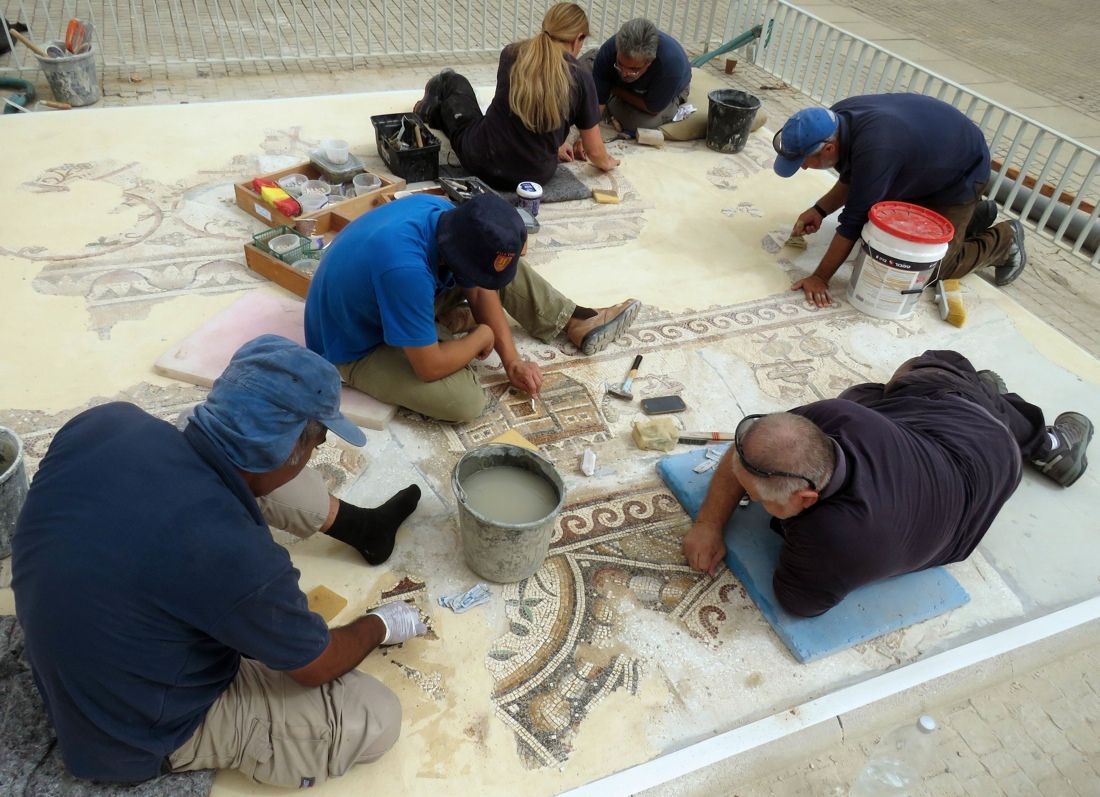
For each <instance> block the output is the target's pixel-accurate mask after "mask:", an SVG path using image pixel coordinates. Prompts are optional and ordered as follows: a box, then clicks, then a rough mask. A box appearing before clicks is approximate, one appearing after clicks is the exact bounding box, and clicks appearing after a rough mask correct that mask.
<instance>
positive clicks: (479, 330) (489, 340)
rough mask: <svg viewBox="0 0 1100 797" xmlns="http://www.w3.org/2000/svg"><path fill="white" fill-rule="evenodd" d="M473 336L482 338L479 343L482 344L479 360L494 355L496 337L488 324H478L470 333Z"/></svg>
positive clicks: (478, 355)
mask: <svg viewBox="0 0 1100 797" xmlns="http://www.w3.org/2000/svg"><path fill="white" fill-rule="evenodd" d="M470 334H471V335H477V336H479V337H480V340H479V341H478V342H479V343H480V344H481V348H479V349H478V350H477V358H478V359H479V360H484V359H485V358H486V357H488V356H489V355H490V354H492V353H493V346H495V345H496V342H497V339H496V335H494V334H493V328H492V327H491V326H489V325H488V324H478V325H477V326H476V327H474V328H473V331H471V332H470Z"/></svg>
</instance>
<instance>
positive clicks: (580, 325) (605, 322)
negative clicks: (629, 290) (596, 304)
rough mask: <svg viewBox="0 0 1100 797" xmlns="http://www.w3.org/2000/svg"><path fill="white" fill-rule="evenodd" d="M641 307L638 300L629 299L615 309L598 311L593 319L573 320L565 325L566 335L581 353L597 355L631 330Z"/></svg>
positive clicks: (609, 308)
mask: <svg viewBox="0 0 1100 797" xmlns="http://www.w3.org/2000/svg"><path fill="white" fill-rule="evenodd" d="M641 306H642V303H641V302H639V301H638V300H637V299H627V300H626V301H625V302H621V303H620V304H617V305H615V306H614V307H604V308H601V309H599V310H597V311H596V315H594V316H592V317H591V318H571V319H569V323H568V324H566V325H565V334H566V336H567V337H568V338H569V340H570V341H572V343H573V345H574V346H576V347H577V348H578V349H580V350H581V352H583V353H584V354H588V355H592V354H595V353H596V352H599V351H603V350H604V349H605V348H607V345H608V344H609V343H611V341H613V340H615V338H617V337H619V335H621V334H623V333H624V332H626V330H627V329H629V328H630V325H631V324H633V323H634V319H635V318H636V317H637V315H638V310H639V309H641Z"/></svg>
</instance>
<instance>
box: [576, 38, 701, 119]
mask: <svg viewBox="0 0 1100 797" xmlns="http://www.w3.org/2000/svg"><path fill="white" fill-rule="evenodd" d="M617 54H618V48H617V47H616V45H615V37H614V36H612V37H611V38H610V39H608V40H607V41H605V42H604V43H603V44H602V45H601V46H600V49H599V51H598V52H597V53H596V61H595V63H594V64H593V65H592V77H593V79H594V80H595V81H596V98H597V99H598V100H599V101H600V105H607V101H608V100H609V99H610V98H611V89H612V88H614V87H615V86H621V87H622V88H624V89H626V90H627V91H630V92H633V93H634V94H637V95H638V96H639V97H641V98H642V99H644V100H645V107H646V110H647V111H649V112H650V113H651V114H657V113H660V112H661V111H663V110H664V109H665V108H667V107H668V106H669V105H671V104H672V101H673V100H675V99H676V98H677V97H678V96H680V95H681V94H683V93H684V92H685V91H687V87H688V85H690V83H691V62H690V61H688V57H687V53H686V52H684V48H683V47H681V46H680V42H678V41H676V40H675V39H674V38H672V37H671V36H669V35H668V34H667V33H661V32H658V33H657V57H656V58H655V59H654V60H653V63H652V64H650V65H649V68H648V69H647V70H646V71H645V72H643V73H642V75H641V77H639V78H638V79H637V80H635V81H633V82H631V83H627V82H625V81H624V80H623V79H622V78H621V77H620V76H619V73H618V71H617V70H616V69H615V58H616V56H617Z"/></svg>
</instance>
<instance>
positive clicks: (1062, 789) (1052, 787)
mask: <svg viewBox="0 0 1100 797" xmlns="http://www.w3.org/2000/svg"><path fill="white" fill-rule="evenodd" d="M1036 786H1037V787H1038V789H1039V794H1041V795H1043V797H1074V796H1075V795H1077V789H1075V788H1073V784H1072V783H1070V782H1069V781H1068V780H1066V779H1065V778H1064V777H1063V776H1062V775H1060V774H1059V775H1054V776H1052V777H1049V778H1047V779H1046V780H1043V781H1040V782H1039V783H1037V784H1036Z"/></svg>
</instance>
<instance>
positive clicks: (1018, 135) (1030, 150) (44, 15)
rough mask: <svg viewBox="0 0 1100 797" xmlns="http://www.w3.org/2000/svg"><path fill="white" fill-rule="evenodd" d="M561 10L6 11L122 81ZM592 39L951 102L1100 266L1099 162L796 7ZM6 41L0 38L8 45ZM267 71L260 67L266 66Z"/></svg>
mask: <svg viewBox="0 0 1100 797" xmlns="http://www.w3.org/2000/svg"><path fill="white" fill-rule="evenodd" d="M551 3H552V0H539V1H538V2H535V1H533V0H523V2H521V1H520V0H484V2H475V0H408V2H403V1H402V0H0V9H2V14H3V16H4V17H5V18H7V19H8V20H9V21H11V22H15V21H21V22H23V23H25V24H27V25H28V26H29V28H30V34H29V35H30V37H31V38H32V39H34V40H36V41H38V42H40V43H45V42H48V41H50V40H53V39H59V38H62V37H63V31H64V26H65V23H66V22H67V21H68V19H69V18H71V17H80V18H81V19H84V20H86V21H90V22H92V23H94V25H95V30H94V43H95V46H96V49H97V52H98V53H99V59H100V64H101V68H103V69H112V68H117V69H118V70H120V74H123V75H127V74H130V73H132V72H135V71H137V72H141V71H144V72H151V71H155V70H157V69H165V70H167V69H169V68H171V67H174V66H179V65H208V66H210V67H211V68H219V69H224V70H229V69H244V68H246V66H248V65H256V64H270V65H278V64H288V63H292V62H306V61H318V60H320V61H324V60H329V59H335V60H338V61H340V62H341V63H348V64H350V65H354V64H356V63H357V62H362V61H364V60H366V59H369V58H375V57H383V56H387V57H391V56H424V57H432V56H436V57H438V56H441V55H443V56H447V55H458V54H464V53H466V54H477V53H493V52H497V51H499V50H500V48H501V47H503V46H504V45H505V44H507V43H509V42H512V41H516V40H518V39H522V38H525V37H527V36H530V35H531V34H532V33H533V32H534V31H536V30H537V29H538V25H539V22H540V21H541V19H542V16H543V14H544V13H545V11H546V9H547V8H548V7H549V6H550V5H551ZM581 5H582V6H583V7H584V8H585V9H586V11H587V12H588V16H589V20H590V21H591V25H592V33H593V37H594V38H595V39H596V40H599V39H601V38H603V37H605V36H609V35H611V34H612V33H613V32H614V31H615V30H617V29H618V27H619V25H621V24H622V22H624V21H625V20H627V19H631V18H633V17H638V16H645V17H648V18H650V19H652V20H653V21H654V22H656V23H657V25H658V26H659V27H660V28H661V29H662V30H665V31H667V32H669V33H671V34H672V35H673V36H675V37H676V38H678V39H679V40H680V41H681V42H683V43H684V44H685V46H686V47H688V49H690V50H697V51H700V52H702V51H706V50H709V49H711V48H712V47H715V46H717V45H719V44H721V43H722V42H723V41H725V40H728V39H731V38H733V37H734V36H736V35H737V34H740V33H742V32H744V31H746V30H748V29H749V28H751V27H753V26H754V25H762V26H764V30H765V35H764V36H763V37H762V38H761V40H760V41H759V42H758V43H757V44H756V46H755V47H754V53H755V55H754V56H753V60H754V62H755V64H756V65H757V66H759V67H761V68H763V69H764V70H766V71H768V72H770V73H771V74H773V75H775V76H776V77H777V78H779V79H781V80H783V81H785V82H786V83H788V84H790V85H791V86H793V87H794V88H796V89H799V90H800V91H802V92H803V93H805V94H806V95H808V96H809V97H810V98H812V99H813V100H815V101H818V102H821V103H823V104H826V105H828V104H830V103H832V102H835V101H836V100H838V99H840V98H843V97H847V96H851V95H853V94H865V93H878V92H891V91H915V92H920V93H923V94H928V95H931V96H935V97H939V98H940V99H943V100H945V101H946V102H949V103H952V104H953V105H954V106H955V107H957V108H959V109H960V110H961V111H963V112H964V113H966V114H967V115H968V116H969V117H970V118H971V119H973V120H974V121H975V122H976V123H977V124H978V125H980V126H981V128H982V130H983V131H984V132H985V134H986V137H987V139H988V140H989V142H990V149H991V150H992V152H993V157H994V161H995V164H994V168H995V170H994V173H993V175H992V178H993V182H992V185H991V189H990V195H991V196H993V197H995V198H996V199H997V200H998V202H1000V204H1001V205H1002V207H1005V208H1006V209H1008V210H1009V212H1011V213H1013V214H1015V215H1018V216H1020V217H1021V218H1026V219H1031V220H1032V221H1034V222H1035V224H1036V227H1037V229H1038V230H1040V231H1041V232H1042V233H1043V234H1044V235H1046V236H1048V237H1049V238H1051V239H1053V240H1055V241H1057V242H1058V243H1059V244H1061V245H1063V246H1065V247H1066V248H1068V249H1070V250H1071V251H1072V252H1074V253H1075V254H1077V255H1080V256H1082V257H1084V258H1086V259H1087V258H1089V256H1090V254H1091V263H1092V265H1094V266H1098V265H1100V223H1098V220H1097V217H1098V214H1100V153H1098V152H1097V150H1095V149H1093V148H1091V147H1087V146H1085V145H1083V144H1080V143H1079V142H1077V141H1075V140H1073V139H1071V138H1069V137H1067V136H1064V135H1062V134H1060V133H1058V132H1057V131H1056V130H1053V129H1051V128H1049V127H1047V126H1046V125H1043V124H1040V123H1039V122H1036V121H1034V120H1032V119H1029V118H1028V117H1026V116H1023V115H1021V114H1018V113H1016V112H1014V111H1012V110H1011V109H1009V108H1007V107H1005V106H1004V105H1001V104H999V103H997V102H995V101H993V100H991V99H989V98H987V97H984V96H982V95H981V94H978V93H977V92H974V91H971V90H969V89H967V88H966V87H965V86H962V85H960V84H959V83H956V82H954V81H952V80H949V79H947V78H945V77H942V76H940V75H937V74H936V73H934V72H930V71H928V70H926V69H923V68H922V67H920V66H919V65H917V64H915V63H913V62H912V61H910V60H908V59H906V58H903V57H901V56H898V55H895V54H894V53H891V52H890V51H888V50H885V49H883V48H882V47H879V46H877V45H875V44H873V43H871V42H870V41H867V40H866V39H863V38H861V37H859V36H855V35H852V34H849V33H846V32H844V31H842V30H840V29H838V28H836V27H834V26H832V25H830V24H829V23H827V22H825V21H824V20H822V19H820V18H818V17H816V16H814V15H813V14H811V13H808V12H806V11H804V10H802V9H799V8H797V7H795V6H793V5H791V4H790V3H789V2H786V0H732V2H731V1H730V0H726V2H722V0H680V1H679V2H677V0H582V2H581ZM4 36H5V32H4V31H2V30H0V38H3V37H4ZM253 68H254V67H253ZM37 69H38V65H37V62H36V61H35V59H34V57H33V56H32V55H31V54H30V53H29V52H27V50H26V48H24V47H22V46H17V47H15V48H14V50H13V52H12V53H10V54H9V55H6V56H0V76H3V75H13V74H14V75H17V76H18V75H23V76H27V77H31V76H32V73H34V72H36V70H37Z"/></svg>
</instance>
